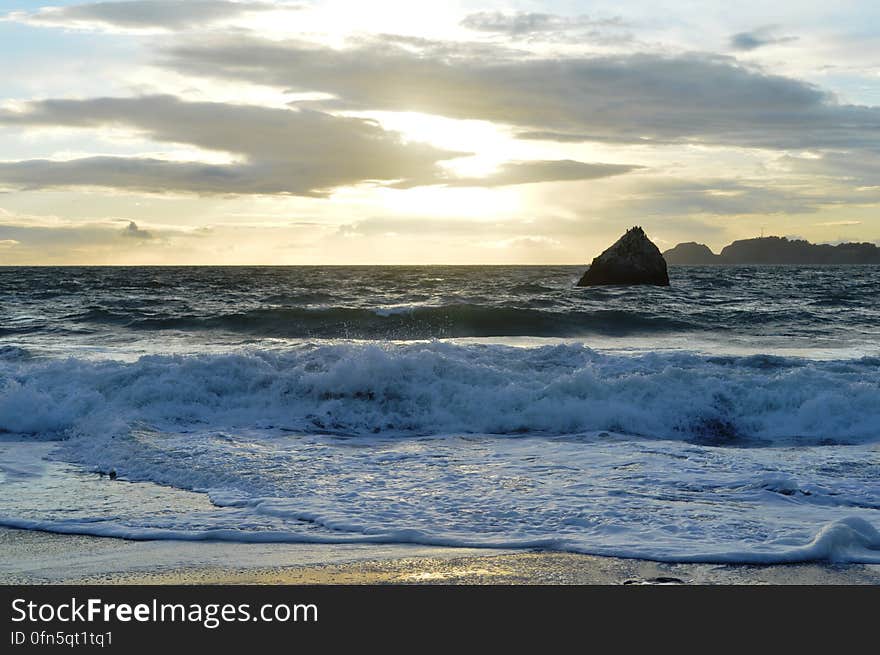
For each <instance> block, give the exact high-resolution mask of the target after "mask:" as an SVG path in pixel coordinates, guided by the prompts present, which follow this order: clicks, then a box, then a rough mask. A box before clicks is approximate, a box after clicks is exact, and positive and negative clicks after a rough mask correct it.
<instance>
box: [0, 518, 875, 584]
mask: <svg viewBox="0 0 880 655" xmlns="http://www.w3.org/2000/svg"><path fill="white" fill-rule="evenodd" d="M0 583H2V584H63V583H66V584H81V583H85V584H89V583H95V584H626V583H628V584H664V583H666V584H679V583H684V584H810V585H814V584H880V565H858V564H850V565H831V564H788V565H774V566H742V565H736V566H729V565H715V564H664V563H660V562H650V561H642V560H631V559H620V558H614V557H594V556H590V555H578V554H573V553H548V552H520V551H516V552H514V551H499V550H479V549H466V548H432V547H424V546H412V545H387V546H382V545H373V544H366V545H364V544H349V545H323V544H319V545H316V544H230V543H216V542H212V543H190V542H176V541H126V540H122V539H112V538H100V537H86V536H78V535H58V534H50V533H45V532H32V531H27V530H8V529H2V528H0Z"/></svg>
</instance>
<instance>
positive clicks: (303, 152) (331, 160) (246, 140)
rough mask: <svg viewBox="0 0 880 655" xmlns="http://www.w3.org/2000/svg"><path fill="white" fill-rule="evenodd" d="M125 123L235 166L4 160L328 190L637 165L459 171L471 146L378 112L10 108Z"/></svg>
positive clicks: (51, 117)
mask: <svg viewBox="0 0 880 655" xmlns="http://www.w3.org/2000/svg"><path fill="white" fill-rule="evenodd" d="M3 124H6V125H23V126H65V127H78V128H103V127H107V126H116V127H125V128H129V129H133V130H136V131H139V132H142V133H143V134H144V136H146V137H148V138H150V139H152V140H155V141H160V142H166V143H184V144H190V145H194V146H198V147H199V148H202V149H205V150H210V151H219V152H224V153H231V155H232V156H233V157H236V158H237V159H238V161H236V162H234V163H231V164H205V163H200V162H181V161H168V160H162V159H155V158H141V157H107V156H101V157H86V158H81V159H74V160H70V161H52V160H26V161H18V162H0V184H6V185H10V186H13V187H16V188H29V189H35V188H47V187H72V186H105V187H114V188H122V189H131V190H141V191H150V192H165V191H178V192H190V193H203V194H295V195H305V196H320V195H326V193H328V192H329V190H331V189H333V188H334V187H339V186H348V185H354V184H359V183H364V182H374V183H380V184H388V185H393V186H396V187H398V188H409V187H414V186H422V185H431V184H447V185H452V186H477V185H479V186H502V185H510V184H527V183H532V182H542V181H560V180H587V179H594V178H599V177H607V176H610V175H620V174H623V173H626V172H629V171H631V170H633V169H634V168H635V167H633V166H623V165H610V164H588V163H583V162H577V161H568V160H564V161H538V162H514V163H512V164H509V165H507V166H504V167H503V168H502V169H501V170H500V171H499V172H498V173H497V174H496V175H494V176H490V177H488V178H480V179H475V178H466V179H462V178H451V177H449V176H448V175H447V174H446V173H445V172H444V171H443V170H442V169H441V168H440V167H439V166H438V165H437V163H438V162H439V161H441V160H444V159H450V158H453V157H457V156H461V155H465V154H468V153H460V152H451V151H446V150H440V149H438V148H435V147H433V146H429V145H426V144H420V143H415V142H404V141H402V140H401V138H400V136H399V135H398V134H397V133H395V132H388V131H386V130H383V129H382V128H381V127H379V125H378V124H377V123H376V122H375V121H372V120H366V119H362V118H348V117H343V116H336V115H332V114H327V113H323V112H320V111H314V110H309V109H299V108H292V109H271V108H266V107H256V106H251V105H232V104H225V103H210V102H183V101H181V100H179V99H177V98H175V97H173V96H143V97H137V98H94V99H91V100H44V101H40V102H33V103H30V104H29V105H27V106H26V107H25V109H24V110H23V111H0V125H3Z"/></svg>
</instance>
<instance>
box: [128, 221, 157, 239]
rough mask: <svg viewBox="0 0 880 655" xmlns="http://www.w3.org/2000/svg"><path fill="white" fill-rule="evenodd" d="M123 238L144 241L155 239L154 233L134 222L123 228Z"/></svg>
mask: <svg viewBox="0 0 880 655" xmlns="http://www.w3.org/2000/svg"><path fill="white" fill-rule="evenodd" d="M122 236H124V237H127V238H129V239H142V240H145V241H146V240H149V239H153V238H155V237H154V236H153V233H152V232H150V231H149V230H143V229H141V228H139V227H138V224H137V223H135V222H134V221H129V222H128V225H126V226H125V227H124V228H122Z"/></svg>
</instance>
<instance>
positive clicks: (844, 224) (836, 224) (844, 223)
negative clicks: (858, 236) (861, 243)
mask: <svg viewBox="0 0 880 655" xmlns="http://www.w3.org/2000/svg"><path fill="white" fill-rule="evenodd" d="M861 224H862V222H861V221H827V222H825V223H813V225H816V226H818V227H850V226H853V225H861Z"/></svg>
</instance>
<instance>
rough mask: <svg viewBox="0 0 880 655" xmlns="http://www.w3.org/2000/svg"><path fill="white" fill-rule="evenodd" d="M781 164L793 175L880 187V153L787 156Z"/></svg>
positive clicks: (828, 153) (829, 153) (830, 153)
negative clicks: (855, 155) (820, 177)
mask: <svg viewBox="0 0 880 655" xmlns="http://www.w3.org/2000/svg"><path fill="white" fill-rule="evenodd" d="M780 163H782V165H783V166H784V167H785V168H787V169H788V170H789V171H791V172H793V173H799V174H804V175H810V176H823V177H828V178H833V179H835V180H837V181H839V182H843V183H846V184H848V185H850V186H852V185H856V186H864V187H874V188H877V187H878V186H880V153H860V155H859V156H858V157H853V156H852V155H851V154H850V153H846V152H826V153H823V154H822V156H820V157H815V156H814V157H795V156H792V155H786V156H784V157H782V158H780Z"/></svg>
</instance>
